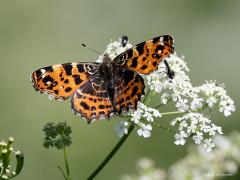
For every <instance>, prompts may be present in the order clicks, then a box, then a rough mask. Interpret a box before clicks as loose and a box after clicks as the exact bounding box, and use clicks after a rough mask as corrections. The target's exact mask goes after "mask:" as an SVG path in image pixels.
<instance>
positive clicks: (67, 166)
mask: <svg viewBox="0 0 240 180" xmlns="http://www.w3.org/2000/svg"><path fill="white" fill-rule="evenodd" d="M63 154H64V163H65V168H66V172H67V180H71V178H70V170H69V165H68V159H67V152H66V147H64V148H63Z"/></svg>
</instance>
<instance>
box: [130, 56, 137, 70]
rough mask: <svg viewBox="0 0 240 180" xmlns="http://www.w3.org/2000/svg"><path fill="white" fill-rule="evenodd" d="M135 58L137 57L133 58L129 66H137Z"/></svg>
mask: <svg viewBox="0 0 240 180" xmlns="http://www.w3.org/2000/svg"><path fill="white" fill-rule="evenodd" d="M137 60H138V57H135V58H133V60H132V64H131V67H133V68H135V67H137V65H138V61H137Z"/></svg>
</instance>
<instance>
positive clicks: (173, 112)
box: [161, 111, 188, 116]
mask: <svg viewBox="0 0 240 180" xmlns="http://www.w3.org/2000/svg"><path fill="white" fill-rule="evenodd" d="M186 113H188V112H182V111H172V112H165V113H161V115H162V116H166V115H173V114H186Z"/></svg>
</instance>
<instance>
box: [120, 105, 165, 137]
mask: <svg viewBox="0 0 240 180" xmlns="http://www.w3.org/2000/svg"><path fill="white" fill-rule="evenodd" d="M130 117H131V119H130V121H131V122H132V123H134V124H135V125H136V126H137V133H138V135H139V136H143V137H144V138H149V137H150V136H151V130H152V125H151V123H152V122H153V120H154V118H158V117H161V114H160V112H159V111H158V110H156V109H153V108H150V107H147V106H146V105H144V104H143V103H141V102H138V106H137V110H135V111H133V112H132V113H131V114H130ZM128 126H129V123H128V122H127V121H121V122H120V124H118V125H117V127H116V131H117V134H118V136H119V137H122V136H123V135H124V134H127V133H128V131H127V127H128Z"/></svg>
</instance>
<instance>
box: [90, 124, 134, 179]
mask: <svg viewBox="0 0 240 180" xmlns="http://www.w3.org/2000/svg"><path fill="white" fill-rule="evenodd" d="M133 129H134V124H133V123H132V124H131V125H130V126H129V128H128V133H127V134H125V135H124V136H123V137H122V138H121V139H120V140H119V141H118V143H117V144H116V145H115V146H114V148H113V149H112V150H111V152H110V153H109V154H108V155H107V156H106V158H105V159H104V160H103V161H102V163H101V164H100V165H99V166H98V167H97V168H96V169H95V171H93V172H92V174H91V175H90V176H89V177H88V178H87V180H91V179H93V178H94V177H95V176H96V175H98V173H99V172H100V171H101V170H102V169H103V168H104V167H105V166H106V165H107V163H108V161H109V160H110V159H112V157H113V156H114V154H116V152H117V151H118V150H119V148H120V147H121V146H122V144H123V143H124V142H125V141H126V139H127V138H128V136H129V135H130V134H131V132H132V131H133Z"/></svg>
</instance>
